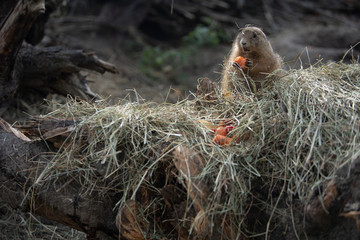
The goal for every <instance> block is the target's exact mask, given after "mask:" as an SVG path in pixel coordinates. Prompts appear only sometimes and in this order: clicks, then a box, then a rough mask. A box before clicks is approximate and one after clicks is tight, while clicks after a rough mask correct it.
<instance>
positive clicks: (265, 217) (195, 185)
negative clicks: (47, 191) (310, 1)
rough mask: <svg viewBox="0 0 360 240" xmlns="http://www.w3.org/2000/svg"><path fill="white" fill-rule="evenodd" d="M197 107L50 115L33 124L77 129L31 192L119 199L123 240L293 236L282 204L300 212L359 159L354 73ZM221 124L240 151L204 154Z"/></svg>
mask: <svg viewBox="0 0 360 240" xmlns="http://www.w3.org/2000/svg"><path fill="white" fill-rule="evenodd" d="M219 92H220V91H219ZM198 101H201V99H195V100H185V101H182V102H178V103H176V104H167V103H163V104H155V103H146V102H141V101H140V100H139V101H138V102H130V103H129V102H127V103H122V102H121V103H119V105H116V106H111V107H109V106H106V104H104V103H101V102H99V103H97V104H95V105H92V104H87V103H84V102H76V101H70V102H68V103H67V104H66V105H61V106H59V108H58V109H57V110H55V111H54V112H52V113H50V114H48V115H47V116H44V118H47V117H54V118H61V119H70V120H74V121H75V122H76V128H75V130H74V131H73V132H72V133H71V134H70V135H69V137H68V138H67V140H66V141H64V142H63V143H62V145H61V146H60V147H59V151H58V154H57V156H56V157H55V158H54V162H53V163H51V164H49V167H48V168H47V170H46V171H45V172H43V174H42V175H41V176H39V179H38V181H37V182H38V183H41V182H43V183H47V182H51V180H54V179H57V181H60V180H61V177H62V176H64V175H72V176H73V178H75V179H76V180H77V181H78V182H80V183H81V184H82V186H83V188H82V189H81V193H80V194H81V195H82V197H84V198H86V196H87V195H88V194H89V193H93V192H96V193H97V194H103V195H106V194H108V193H109V192H117V193H121V195H120V196H121V197H120V199H119V202H118V205H117V207H118V208H119V209H120V212H119V215H118V219H117V224H118V226H119V227H120V232H121V234H122V236H123V237H125V238H127V239H142V238H146V239H161V238H162V237H167V238H169V239H176V238H178V237H179V238H181V239H186V238H187V237H188V236H190V237H191V238H192V237H195V236H196V237H197V238H198V239H221V238H222V239H246V238H247V237H250V236H262V237H263V235H268V234H269V233H270V230H274V228H275V225H279V223H281V222H283V221H290V222H292V224H290V225H289V226H288V228H289V229H287V231H293V230H294V229H295V228H296V227H295V221H294V219H293V217H292V210H291V206H290V207H289V202H292V201H291V199H298V200H299V201H301V202H305V201H306V200H307V199H308V198H309V195H310V194H311V192H312V190H313V189H316V188H318V187H319V186H320V185H321V184H322V183H323V182H325V181H328V180H329V179H331V178H333V176H334V172H335V170H336V169H337V168H339V166H342V165H343V164H345V163H347V162H349V161H352V160H353V159H355V158H357V157H358V156H359V153H360V151H359V147H358V146H359V141H360V133H359V123H360V122H359V117H360V115H359V110H358V109H360V108H359V107H360V106H359V104H360V67H359V64H358V63H354V64H350V65H345V64H342V63H331V64H329V65H322V66H317V67H311V68H309V69H305V70H291V71H289V72H287V74H286V76H284V77H282V78H281V80H279V81H276V82H275V83H274V84H273V86H270V87H268V88H266V89H264V90H263V91H261V92H258V93H256V94H252V93H249V92H247V91H239V92H237V93H236V94H235V98H234V99H229V98H223V97H222V96H220V94H218V95H217V99H216V100H215V104H212V105H211V106H209V107H199V105H197V104H196V102H198ZM225 119H231V121H232V123H233V125H234V126H235V128H234V130H233V131H232V132H231V135H233V136H237V138H238V139H239V140H238V141H237V142H233V143H232V144H231V145H229V146H219V145H216V144H213V143H212V138H213V132H212V130H211V128H212V126H210V127H209V126H208V125H209V124H210V123H211V124H213V125H216V124H218V123H219V122H221V121H222V120H225ZM249 213H251V214H249ZM291 225H293V226H291ZM291 228H293V230H292V229H291ZM295 234H301V233H295Z"/></svg>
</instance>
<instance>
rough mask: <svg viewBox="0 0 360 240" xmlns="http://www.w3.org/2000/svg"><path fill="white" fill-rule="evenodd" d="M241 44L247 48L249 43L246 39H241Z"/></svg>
mask: <svg viewBox="0 0 360 240" xmlns="http://www.w3.org/2000/svg"><path fill="white" fill-rule="evenodd" d="M240 44H241V46H243V47H245V46H246V44H247V43H246V41H245V40H244V39H241V41H240Z"/></svg>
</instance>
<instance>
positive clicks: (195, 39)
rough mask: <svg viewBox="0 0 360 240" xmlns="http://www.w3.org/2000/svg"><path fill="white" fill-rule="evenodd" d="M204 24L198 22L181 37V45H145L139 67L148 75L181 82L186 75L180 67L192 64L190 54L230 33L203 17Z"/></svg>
mask: <svg viewBox="0 0 360 240" xmlns="http://www.w3.org/2000/svg"><path fill="white" fill-rule="evenodd" d="M203 22H204V23H205V24H200V25H198V26H196V27H195V28H194V30H193V31H191V32H189V34H188V35H186V36H185V37H184V38H183V39H182V44H181V47H179V48H176V49H166V48H161V47H158V46H156V47H146V48H145V49H144V50H143V52H142V55H141V61H140V68H141V71H142V72H143V73H145V74H146V75H148V76H149V77H151V78H153V79H156V80H159V78H161V77H163V78H166V80H171V81H174V82H178V83H180V82H181V83H182V84H184V83H183V82H182V81H184V79H186V76H184V74H183V73H182V72H181V68H182V67H184V66H185V65H186V64H192V63H193V61H194V58H193V57H192V55H191V54H193V53H195V52H196V51H197V50H198V49H199V48H202V47H211V46H216V45H219V44H220V43H221V42H224V41H227V40H229V39H230V38H231V35H230V34H229V33H227V32H226V31H225V30H224V29H223V28H220V26H219V25H218V24H217V23H213V21H212V20H211V19H205V20H204V21H203Z"/></svg>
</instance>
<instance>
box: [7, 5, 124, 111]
mask: <svg viewBox="0 0 360 240" xmlns="http://www.w3.org/2000/svg"><path fill="white" fill-rule="evenodd" d="M5 3H8V1H6V2H5ZM50 3H51V4H50ZM50 3H49V4H48V6H49V8H50V11H52V10H53V9H54V8H55V6H56V3H58V1H56V0H54V1H51V2H50ZM7 6H8V7H10V6H11V5H7ZM1 12H2V13H3V12H4V9H1ZM44 12H45V3H44V0H29V1H23V0H20V1H18V3H17V5H16V6H15V7H14V8H13V9H12V10H11V11H10V12H9V14H8V15H7V16H6V17H4V18H3V22H2V24H1V26H0V27H1V28H0V63H1V64H0V115H1V114H2V113H3V112H4V111H5V110H6V108H7V107H8V106H9V104H10V103H11V100H12V98H13V97H14V95H15V94H16V93H17V92H18V90H19V89H25V91H26V90H27V89H28V88H29V87H30V88H34V89H36V90H39V91H43V92H56V93H59V94H62V95H67V94H70V95H72V96H73V97H79V98H81V99H84V100H87V101H89V100H91V99H94V98H96V96H95V94H94V93H93V92H92V91H91V90H90V88H89V86H88V84H87V81H86V77H85V76H83V75H82V74H80V71H81V70H83V69H86V70H91V71H97V72H100V73H104V72H111V73H118V70H117V69H116V67H115V66H113V65H112V64H110V63H107V62H105V61H103V60H101V59H99V58H98V57H97V56H96V55H95V54H94V53H91V52H84V51H82V50H71V49H64V48H61V47H51V48H43V49H40V48H36V47H33V46H31V45H29V44H23V42H24V40H25V39H28V41H30V42H31V43H33V44H35V43H38V42H39V40H40V39H41V38H42V36H43V31H42V30H41V29H42V28H43V24H45V21H46V19H47V17H46V16H45V17H44V18H39V16H40V14H43V13H44ZM47 14H48V13H47ZM35 21H37V22H36V24H34V23H35ZM32 27H33V28H32ZM29 32H30V33H31V34H29Z"/></svg>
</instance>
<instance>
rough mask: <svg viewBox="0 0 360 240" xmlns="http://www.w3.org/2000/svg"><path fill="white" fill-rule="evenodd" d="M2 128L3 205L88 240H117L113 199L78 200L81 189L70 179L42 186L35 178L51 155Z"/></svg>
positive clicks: (0, 176)
mask: <svg viewBox="0 0 360 240" xmlns="http://www.w3.org/2000/svg"><path fill="white" fill-rule="evenodd" d="M1 122H2V123H3V121H1ZM5 125H6V124H5ZM2 126H4V125H3V124H0V141H1V143H2V144H0V180H1V185H2V186H1V188H0V191H1V192H0V196H1V198H2V200H3V201H4V202H6V203H7V204H8V205H9V206H11V207H12V208H14V209H21V210H22V211H30V212H32V213H34V214H37V215H39V216H42V217H45V218H47V219H51V220H54V221H57V222H59V223H61V224H64V225H67V226H70V227H72V228H74V229H77V230H79V231H83V232H85V233H86V234H87V235H88V239H99V238H100V237H99V236H102V237H101V239H104V238H105V239H117V238H118V231H117V229H116V226H115V213H114V211H113V208H114V206H115V204H116V202H117V200H118V199H117V198H116V197H112V196H110V195H106V196H100V195H98V194H96V193H93V194H90V195H88V196H86V197H85V196H80V195H79V192H80V191H79V189H81V185H80V184H79V183H78V182H76V181H75V180H74V179H73V178H72V177H71V176H68V177H66V176H65V177H62V178H61V179H60V178H59V179H58V180H57V181H56V182H54V183H52V184H49V185H46V184H44V183H43V182H42V181H41V178H39V176H41V173H42V171H43V170H44V169H45V167H46V166H48V164H51V163H50V162H51V161H52V159H53V157H54V153H52V151H51V149H48V147H47V146H46V144H45V143H44V142H42V141H31V142H29V141H24V140H23V139H20V138H18V137H16V136H15V135H14V134H13V132H12V131H11V130H9V129H8V128H6V127H5V128H3V127H2ZM64 182H65V183H66V187H64ZM46 186H47V187H46ZM114 195H115V194H114Z"/></svg>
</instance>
